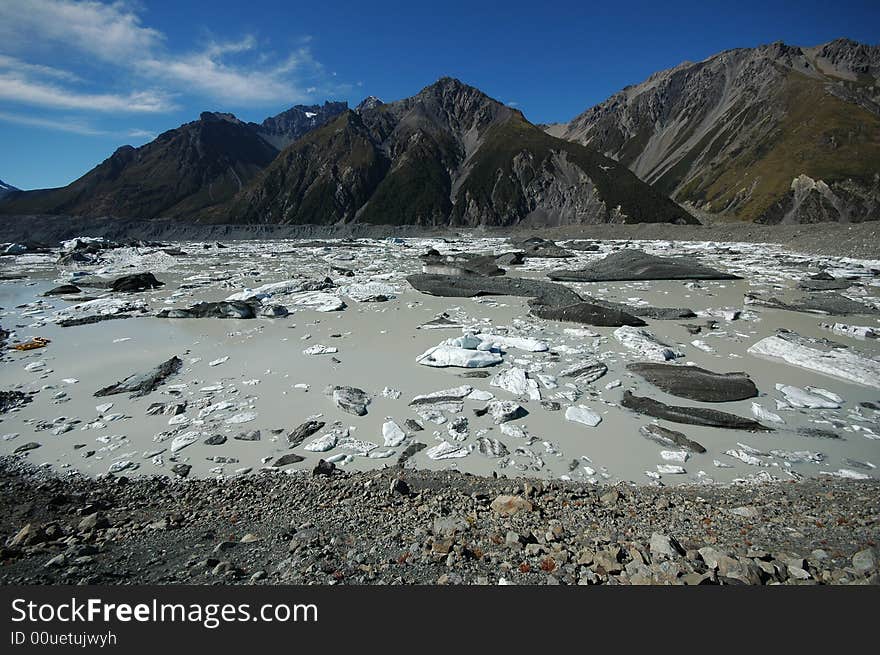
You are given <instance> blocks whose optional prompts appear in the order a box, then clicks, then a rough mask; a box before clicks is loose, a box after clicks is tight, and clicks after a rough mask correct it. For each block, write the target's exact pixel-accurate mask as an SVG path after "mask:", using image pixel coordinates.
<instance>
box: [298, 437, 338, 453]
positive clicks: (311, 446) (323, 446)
mask: <svg viewBox="0 0 880 655" xmlns="http://www.w3.org/2000/svg"><path fill="white" fill-rule="evenodd" d="M338 442H339V436H338V435H337V434H336V433H335V432H328V433H327V434H325V435H324V436H322V437H318V438H317V439H315V440H314V441H311V442H309V443H307V444H306V445H305V446H303V450H307V451H309V452H310V453H325V452H327V451H328V450H331V449H333V448H335V447H336V444H337V443H338Z"/></svg>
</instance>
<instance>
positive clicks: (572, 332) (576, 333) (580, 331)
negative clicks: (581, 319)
mask: <svg viewBox="0 0 880 655" xmlns="http://www.w3.org/2000/svg"><path fill="white" fill-rule="evenodd" d="M562 332H563V334H566V335H568V336H570V337H577V338H578V339H585V338H592V337H598V336H599V333H598V332H593V331H592V330H588V329H587V328H565V329H563V330H562Z"/></svg>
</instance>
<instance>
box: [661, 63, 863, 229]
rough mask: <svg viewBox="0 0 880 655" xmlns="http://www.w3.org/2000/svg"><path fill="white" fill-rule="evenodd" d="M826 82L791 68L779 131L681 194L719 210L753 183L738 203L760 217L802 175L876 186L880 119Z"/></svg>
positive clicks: (742, 214) (739, 210)
mask: <svg viewBox="0 0 880 655" xmlns="http://www.w3.org/2000/svg"><path fill="white" fill-rule="evenodd" d="M826 84H827V82H823V81H820V80H817V79H815V78H811V77H807V76H806V75H802V74H800V73H796V72H792V71H790V72H789V73H788V75H787V76H786V79H785V82H784V84H783V85H781V87H780V88H779V90H778V97H779V100H780V102H781V104H782V107H783V108H784V114H783V118H782V120H781V122H780V123H779V125H778V126H776V128H775V130H774V132H773V135H772V137H771V138H769V139H767V140H764V141H760V142H758V143H754V144H750V145H749V147H746V148H744V149H742V150H741V151H739V152H738V153H737V154H736V156H735V157H734V158H733V159H732V160H731V161H730V162H729V163H728V164H727V165H726V166H724V167H719V168H718V169H712V170H707V171H706V172H704V173H703V174H702V175H701V176H698V177H696V178H694V179H693V180H692V181H691V182H690V183H689V184H688V185H686V186H685V187H684V188H682V189H681V190H680V191H679V193H678V194H677V196H676V198H677V199H678V200H680V201H691V202H694V203H695V204H703V203H705V202H707V201H708V202H711V204H712V207H713V210H714V211H719V210H721V209H722V208H724V207H726V206H727V205H728V204H729V203H730V202H731V201H732V200H734V198H735V197H736V195H737V194H738V193H739V192H740V191H741V190H743V189H749V188H751V187H752V185H753V184H754V188H753V189H752V191H751V193H750V195H749V196H748V198H746V199H745V200H744V201H743V202H742V203H741V204H738V205H737V207H736V216H737V218H739V219H742V220H749V221H753V220H755V219H758V218H760V217H761V216H762V215H763V214H764V213H765V212H766V211H767V210H768V208H770V207H771V206H772V205H773V203H775V202H777V201H778V200H779V199H780V198H782V197H783V196H785V194H787V193H788V192H789V190H790V188H791V183H792V180H793V179H794V178H796V177H797V176H798V175H801V174H806V175H808V176H810V177H812V178H814V179H821V180H824V181H825V182H827V183H829V184H831V183H833V182H837V181H840V180H845V179H850V178H851V179H853V180H855V181H858V182H861V183H863V184H866V185H870V184H871V181H872V180H873V178H874V175H876V174H877V173H880V117H878V116H876V115H874V114H872V113H871V112H869V111H867V110H865V109H862V108H861V107H857V106H855V105H852V104H850V103H847V102H845V101H843V100H841V99H839V98H837V97H835V96H833V95H831V94H830V93H828V91H826V89H825V86H826ZM722 138H723V137H722ZM701 145H705V144H701ZM695 151H697V152H698V151H699V148H696V149H695Z"/></svg>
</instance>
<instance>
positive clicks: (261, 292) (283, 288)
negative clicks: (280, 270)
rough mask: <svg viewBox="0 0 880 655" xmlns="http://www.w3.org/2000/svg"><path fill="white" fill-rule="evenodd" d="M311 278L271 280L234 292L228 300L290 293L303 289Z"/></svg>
mask: <svg viewBox="0 0 880 655" xmlns="http://www.w3.org/2000/svg"><path fill="white" fill-rule="evenodd" d="M307 282H309V280H284V281H283V282H271V283H269V284H264V285H262V286H259V287H257V288H256V289H244V290H242V291H239V292H238V293H233V294H232V295H231V296H229V297H228V298H227V299H226V300H227V301H233V300H261V301H262V300H264V299H267V298H271V297H272V296H275V295H280V294H289V293H296V292H299V291H302V289H303V285H304V284H305V283H307Z"/></svg>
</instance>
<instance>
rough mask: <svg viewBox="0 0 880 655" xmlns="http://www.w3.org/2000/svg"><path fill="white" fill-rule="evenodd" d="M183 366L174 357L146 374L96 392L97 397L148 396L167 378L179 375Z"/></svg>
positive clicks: (134, 376)
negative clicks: (129, 394)
mask: <svg viewBox="0 0 880 655" xmlns="http://www.w3.org/2000/svg"><path fill="white" fill-rule="evenodd" d="M182 365H183V362H182V361H181V360H180V358H178V357H172V358H171V359H169V360H167V361H164V362H162V363H161V364H159V365H158V366H157V367H156V368H154V369H151V370H149V371H147V372H146V373H135V374H133V375H130V376H128V377H127V378H125V379H124V380H122V381H121V382H117V383H116V384H111V385H110V386H109V387H104V388H103V389H99V390H98V391H96V392H95V396H97V397H103V396H112V395H114V394H118V393H131V396H130V397H131V398H139V397H141V396H146V395H147V394H148V393H150V392H151V391H153V390H154V389H156V388H157V387H158V386H160V385H161V384H162V383H163V382H164V381H165V379H166V378H168V377H170V376H171V375H174V374H175V373H177V372H178V371H179V370H180V367H181V366H182Z"/></svg>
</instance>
